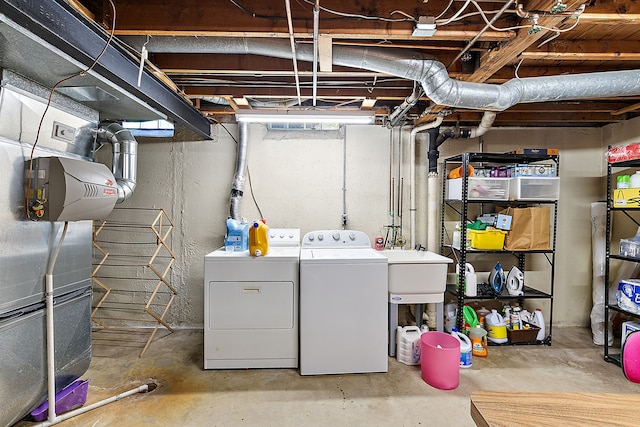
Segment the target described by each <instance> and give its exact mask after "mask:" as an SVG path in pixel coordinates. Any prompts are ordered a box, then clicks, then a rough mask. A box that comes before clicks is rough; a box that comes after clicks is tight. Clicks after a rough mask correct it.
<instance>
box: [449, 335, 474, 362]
mask: <svg viewBox="0 0 640 427" xmlns="http://www.w3.org/2000/svg"><path fill="white" fill-rule="evenodd" d="M451 335H453V337H454V338H455V339H457V340H458V341H460V367H461V368H469V367H471V363H472V354H471V340H470V339H469V337H468V336H466V335H465V334H463V333H461V332H458V329H457V328H453V330H452V331H451Z"/></svg>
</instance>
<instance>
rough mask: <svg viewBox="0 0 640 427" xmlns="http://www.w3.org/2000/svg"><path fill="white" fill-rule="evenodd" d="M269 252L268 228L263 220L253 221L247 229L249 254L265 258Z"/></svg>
mask: <svg viewBox="0 0 640 427" xmlns="http://www.w3.org/2000/svg"><path fill="white" fill-rule="evenodd" d="M268 252H269V227H268V226H267V224H266V222H265V220H264V219H262V220H260V221H253V224H251V228H250V229H249V253H251V255H253V256H265V255H266V254H267V253H268Z"/></svg>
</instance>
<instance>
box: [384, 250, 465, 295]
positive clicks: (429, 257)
mask: <svg viewBox="0 0 640 427" xmlns="http://www.w3.org/2000/svg"><path fill="white" fill-rule="evenodd" d="M382 255H384V256H386V257H387V258H388V259H389V293H392V294H441V293H443V292H444V291H445V289H446V285H447V264H450V263H453V260H452V259H451V258H447V257H445V256H442V255H438V254H436V253H435V252H430V251H415V250H402V249H400V250H397V249H396V250H393V249H392V250H384V251H382Z"/></svg>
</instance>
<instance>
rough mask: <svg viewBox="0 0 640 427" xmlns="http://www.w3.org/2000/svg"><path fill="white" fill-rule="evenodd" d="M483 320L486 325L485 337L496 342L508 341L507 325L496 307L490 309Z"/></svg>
mask: <svg viewBox="0 0 640 427" xmlns="http://www.w3.org/2000/svg"><path fill="white" fill-rule="evenodd" d="M484 322H485V324H486V325H487V338H488V339H489V341H491V342H494V343H496V344H504V343H506V342H507V341H508V338H507V325H506V323H504V319H503V318H502V316H501V315H500V313H498V311H497V310H496V309H492V310H491V313H489V315H488V316H487V317H486V318H485V319H484Z"/></svg>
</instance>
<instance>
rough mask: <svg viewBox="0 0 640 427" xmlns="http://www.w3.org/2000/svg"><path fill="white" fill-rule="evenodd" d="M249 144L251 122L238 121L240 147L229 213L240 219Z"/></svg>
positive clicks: (232, 216)
mask: <svg viewBox="0 0 640 427" xmlns="http://www.w3.org/2000/svg"><path fill="white" fill-rule="evenodd" d="M248 145H249V124H248V123H246V122H239V123H238V148H237V154H236V170H235V173H234V174H233V182H232V183H231V203H230V207H229V214H230V215H231V218H233V219H237V220H239V219H240V218H241V217H240V200H241V199H242V195H243V193H244V183H245V173H246V170H247V146H248Z"/></svg>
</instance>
